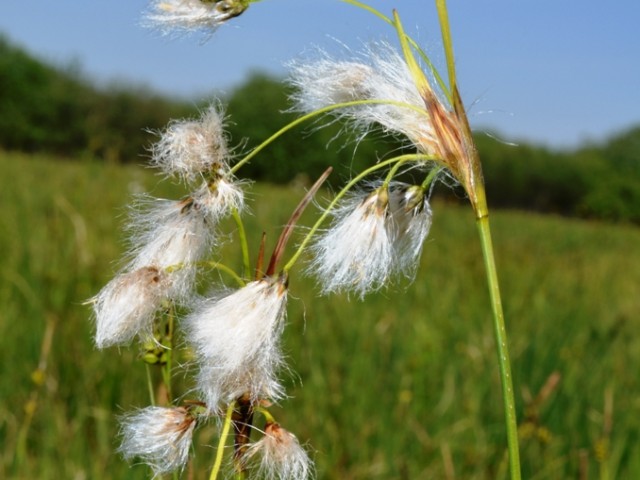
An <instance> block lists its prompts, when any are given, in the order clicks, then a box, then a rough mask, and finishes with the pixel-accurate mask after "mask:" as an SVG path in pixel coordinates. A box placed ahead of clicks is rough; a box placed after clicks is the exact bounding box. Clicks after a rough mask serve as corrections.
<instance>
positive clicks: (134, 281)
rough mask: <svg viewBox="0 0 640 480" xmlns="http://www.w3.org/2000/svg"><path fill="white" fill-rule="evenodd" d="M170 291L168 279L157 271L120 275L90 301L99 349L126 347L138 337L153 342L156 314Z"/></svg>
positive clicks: (141, 269)
mask: <svg viewBox="0 0 640 480" xmlns="http://www.w3.org/2000/svg"><path fill="white" fill-rule="evenodd" d="M170 289H171V280H170V279H169V275H168V274H167V273H166V272H164V271H163V270H161V269H159V268H157V267H143V268H139V269H137V270H134V271H132V272H129V273H121V274H119V275H117V276H116V277H115V278H114V279H112V280H111V281H110V282H109V283H108V284H107V285H106V286H105V287H104V288H103V289H102V290H101V291H100V293H98V295H96V296H95V297H94V298H93V299H92V300H91V302H92V304H93V310H94V315H95V321H96V337H95V342H96V346H97V347H98V348H106V347H109V346H112V345H124V344H127V343H129V342H131V340H133V338H134V337H135V336H136V335H140V336H141V337H143V338H145V339H146V338H150V337H151V336H152V330H153V320H154V318H155V314H156V312H157V311H158V309H159V308H160V307H161V304H162V301H163V300H164V299H165V298H167V297H168V296H169V291H170Z"/></svg>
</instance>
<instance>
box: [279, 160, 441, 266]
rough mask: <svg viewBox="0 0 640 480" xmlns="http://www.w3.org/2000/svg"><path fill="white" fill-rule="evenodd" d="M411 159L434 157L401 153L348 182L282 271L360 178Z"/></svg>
mask: <svg viewBox="0 0 640 480" xmlns="http://www.w3.org/2000/svg"><path fill="white" fill-rule="evenodd" d="M411 160H413V161H420V160H433V157H431V156H430V155H423V154H420V153H412V154H407V155H400V156H398V157H394V158H390V159H389V160H385V161H383V162H380V163H377V164H375V165H374V166H373V167H369V168H367V169H366V170H363V171H362V172H360V174H358V175H357V176H356V177H354V178H353V179H352V180H351V181H350V182H349V183H347V185H346V186H345V187H344V188H343V189H342V190H340V192H338V193H337V194H336V196H335V197H334V198H333V200H331V203H329V206H328V207H327V208H326V209H325V211H324V212H322V215H320V218H318V220H316V223H314V224H313V227H311V230H309V232H308V233H307V235H306V236H305V237H304V239H303V240H302V243H300V246H299V247H298V249H297V250H296V251H295V253H294V254H293V256H292V257H291V259H290V260H289V261H288V262H287V264H286V265H285V266H284V267H283V268H282V271H284V272H288V271H289V270H290V269H291V267H293V265H294V264H295V263H296V261H297V260H298V258H300V255H302V252H303V251H304V249H305V248H306V247H307V245H308V243H309V242H310V241H311V238H313V236H314V235H315V233H316V231H317V230H318V228H320V225H322V222H324V221H325V219H326V218H327V216H328V215H329V213H330V212H331V210H333V208H334V207H335V206H336V205H337V203H338V202H339V201H340V200H341V199H342V197H344V196H345V194H346V193H347V192H348V191H349V190H350V189H351V188H353V187H354V185H355V184H356V183H358V182H359V181H360V180H362V179H363V178H364V177H366V176H367V175H370V174H372V173H373V172H375V171H377V170H379V169H381V168H384V167H386V166H387V165H392V164H394V163H397V162H408V161H411Z"/></svg>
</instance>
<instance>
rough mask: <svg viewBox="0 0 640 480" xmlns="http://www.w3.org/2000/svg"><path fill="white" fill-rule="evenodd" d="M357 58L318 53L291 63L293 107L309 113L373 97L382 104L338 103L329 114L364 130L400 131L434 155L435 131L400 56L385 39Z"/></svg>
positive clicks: (423, 151)
mask: <svg viewBox="0 0 640 480" xmlns="http://www.w3.org/2000/svg"><path fill="white" fill-rule="evenodd" d="M360 57H361V58H356V59H355V60H337V59H333V58H332V57H331V56H329V55H328V54H326V53H322V54H321V56H320V58H319V59H318V60H315V61H309V62H301V61H299V62H293V63H291V64H290V69H291V73H290V77H289V82H290V83H291V84H292V85H293V86H294V87H296V91H295V92H294V93H293V94H292V96H291V98H292V100H293V101H294V104H295V106H294V110H296V111H300V112H305V113H308V112H312V111H314V110H317V109H320V108H324V107H327V106H330V105H334V104H336V103H341V102H346V101H351V100H377V101H380V103H371V104H363V105H352V106H348V107H344V108H339V109H337V110H334V111H332V112H331V115H333V116H335V117H337V118H339V119H344V120H347V121H349V122H350V123H351V124H352V126H353V127H354V128H355V129H356V130H360V131H362V132H363V134H364V133H366V132H368V131H369V130H371V129H373V128H376V127H382V129H383V130H384V131H385V132H387V133H392V134H398V133H400V134H402V135H404V136H406V137H408V138H409V140H410V141H411V142H412V143H413V144H414V145H416V146H417V147H418V148H419V149H420V151H421V152H422V153H425V154H433V153H434V152H435V151H436V148H435V143H436V136H435V133H434V131H433V127H432V125H431V121H430V119H429V116H428V113H427V111H426V109H425V102H424V99H423V98H422V96H421V95H420V92H419V91H418V89H417V87H416V85H415V82H414V79H413V77H412V75H411V72H410V71H409V68H408V66H407V64H406V62H405V60H404V58H403V57H402V56H401V55H400V53H398V51H397V50H396V49H395V48H393V47H392V46H391V45H390V44H388V43H386V42H378V43H374V44H371V45H370V46H369V47H368V48H367V49H366V50H365V51H364V53H363V54H361V55H360ZM385 101H387V102H392V103H384V102H385Z"/></svg>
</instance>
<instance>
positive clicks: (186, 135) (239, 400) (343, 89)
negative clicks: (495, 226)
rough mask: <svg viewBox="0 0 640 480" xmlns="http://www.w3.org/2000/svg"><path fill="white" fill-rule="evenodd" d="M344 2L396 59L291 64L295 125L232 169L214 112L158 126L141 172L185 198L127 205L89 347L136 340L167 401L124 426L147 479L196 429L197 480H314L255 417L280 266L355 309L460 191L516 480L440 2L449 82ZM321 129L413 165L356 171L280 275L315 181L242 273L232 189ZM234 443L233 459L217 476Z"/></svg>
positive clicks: (411, 265)
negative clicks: (208, 286)
mask: <svg viewBox="0 0 640 480" xmlns="http://www.w3.org/2000/svg"><path fill="white" fill-rule="evenodd" d="M345 1H346V2H347V3H351V4H353V5H356V6H358V7H360V8H364V9H365V10H368V11H369V12H371V13H373V14H374V15H376V16H377V17H379V18H381V19H382V20H384V21H385V22H387V23H389V24H391V25H392V26H393V27H394V28H395V30H396V32H397V34H398V39H399V41H400V45H401V49H400V51H396V50H395V49H394V48H393V47H391V45H390V44H388V43H385V42H378V43H376V44H373V45H372V46H370V47H368V48H367V49H365V51H364V52H363V53H362V54H360V55H357V56H355V57H354V58H352V59H348V60H336V59H332V58H331V57H330V56H329V55H327V54H324V53H323V54H321V56H320V58H318V59H316V60H315V61H309V62H295V63H293V64H292V65H291V76H290V83H291V84H292V85H293V86H294V87H295V93H294V94H293V95H292V102H293V104H294V107H293V109H294V110H296V111H298V112H300V113H301V114H302V115H301V116H300V117H299V118H298V119H296V120H294V121H293V122H291V123H290V124H288V125H287V126H285V127H283V128H282V129H280V130H279V131H277V132H275V133H274V134H273V135H272V136H271V137H269V138H268V139H267V140H265V141H264V142H263V143H262V144H261V145H259V146H258V147H256V148H255V149H254V150H252V151H251V152H249V153H248V154H246V155H244V156H243V157H240V156H238V157H235V156H233V155H231V149H230V148H229V147H228V144H227V136H226V134H225V131H224V125H225V119H224V112H223V109H222V107H221V106H220V104H218V103H214V104H212V106H211V107H210V108H208V109H207V110H206V111H205V112H203V114H202V115H201V117H200V118H198V119H187V120H178V121H172V122H171V123H170V124H169V125H168V126H167V127H166V129H165V130H164V131H162V132H159V135H160V139H159V140H158V141H157V142H156V143H155V144H154V145H153V146H152V148H151V164H152V165H153V166H155V167H156V168H158V169H159V170H160V171H161V172H163V173H164V174H165V175H166V176H167V177H171V178H173V179H175V180H177V181H179V182H180V183H182V184H184V185H186V186H187V187H188V188H189V189H190V192H191V193H190V194H189V195H187V196H186V197H185V198H183V199H178V200H166V199H153V198H148V197H145V198H143V199H141V200H139V201H138V202H137V204H136V206H135V208H134V209H133V213H132V216H131V222H130V226H129V231H130V233H131V235H130V237H131V249H130V251H129V260H128V262H127V263H126V265H125V267H124V268H123V269H122V271H120V272H119V273H118V274H117V275H116V276H115V278H114V279H113V280H112V281H111V282H109V283H108V284H107V285H106V286H105V287H104V288H103V290H102V291H101V292H100V293H98V294H97V295H96V297H94V299H93V300H92V303H93V309H94V317H95V323H96V338H95V341H96V345H97V346H98V347H99V348H105V347H109V346H112V345H126V344H129V343H131V342H132V340H133V339H134V338H135V337H136V336H138V337H139V338H140V339H141V341H142V343H143V349H144V350H145V351H146V353H145V354H144V355H143V359H144V360H145V361H146V362H147V363H148V364H155V365H159V366H160V367H161V368H162V373H163V375H162V379H163V382H164V387H165V389H166V391H167V392H169V393H168V395H167V397H168V398H167V399H165V401H164V404H163V405H154V401H155V399H154V395H153V388H150V396H151V401H152V406H150V407H146V408H142V409H138V410H136V411H134V412H133V413H131V414H127V415H125V416H124V417H123V418H122V429H121V434H122V444H121V447H120V452H121V453H122V454H123V456H124V457H125V458H127V459H134V458H138V459H140V460H142V461H143V462H145V463H147V464H148V465H149V466H150V467H151V469H152V471H153V474H154V475H155V476H158V475H162V474H164V473H168V472H177V473H179V472H180V471H182V470H183V469H184V468H185V466H186V464H187V463H188V461H189V456H190V451H191V445H192V444H193V440H194V438H195V437H194V436H195V432H196V428H197V427H198V426H199V425H202V424H204V423H207V422H209V421H210V420H213V423H214V424H215V425H217V426H218V428H219V438H218V447H217V450H216V455H215V459H214V461H213V466H212V469H211V474H210V479H216V478H219V477H220V476H221V475H225V473H223V470H225V469H230V470H231V471H227V474H230V473H233V475H234V476H235V478H236V479H238V480H241V479H246V478H266V479H272V480H276V479H278V480H298V479H308V478H312V477H313V476H314V469H313V465H312V462H311V459H310V457H309V456H308V454H307V453H306V451H305V449H304V448H303V447H302V446H301V445H300V443H299V442H298V440H297V438H296V437H295V435H293V434H292V433H290V432H289V431H287V430H285V429H284V428H283V427H282V426H281V425H280V424H279V423H278V422H276V420H275V419H274V418H273V415H272V414H271V412H270V411H269V407H270V406H271V405H272V404H273V403H274V402H278V401H280V400H282V399H283V398H284V397H285V395H286V394H285V391H284V387H283V385H282V383H281V381H280V376H281V374H282V372H283V370H286V365H285V362H284V356H283V353H282V351H281V347H280V338H281V335H282V332H283V329H284V326H285V318H286V308H287V297H288V290H289V280H290V271H291V268H292V267H293V266H294V265H296V264H297V263H298V262H299V261H301V259H302V258H303V257H302V254H303V253H304V252H307V253H309V255H310V256H311V260H310V261H309V263H308V264H307V269H306V273H307V274H309V275H311V276H313V277H315V278H316V279H317V280H318V282H319V284H320V290H321V293H323V294H333V293H338V292H345V293H347V294H354V295H356V296H358V297H360V298H364V297H365V296H366V294H368V293H370V292H372V291H376V290H379V289H381V288H383V287H387V286H388V285H390V284H391V283H393V282H394V281H396V280H397V279H398V278H406V279H409V280H411V279H413V277H414V276H415V273H416V268H417V265H418V263H419V260H420V256H421V253H422V248H423V245H424V243H425V239H426V237H427V235H428V233H429V229H430V226H431V221H432V210H431V206H430V203H429V197H430V195H431V192H432V187H433V185H434V183H435V182H436V181H438V180H442V179H443V178H448V179H452V180H453V181H455V182H458V183H459V184H460V185H461V186H462V187H463V188H464V189H465V191H466V193H467V195H468V197H469V200H470V203H471V205H472V207H473V209H474V211H475V214H476V223H477V225H478V231H479V234H480V240H481V244H482V250H483V255H484V260H485V266H486V271H487V281H488V284H489V291H490V296H491V304H492V308H493V319H494V332H495V336H496V345H497V353H498V358H499V370H500V376H501V381H502V390H503V405H504V411H505V420H506V432H507V443H508V447H509V464H510V473H511V479H512V480H518V479H519V478H520V467H519V455H518V443H517V424H516V421H515V409H514V399H513V386H512V382H511V372H510V365H509V355H508V348H507V339H506V330H505V326H504V318H503V314H502V307H501V300H500V290H499V286H498V279H497V273H496V269H495V260H494V257H493V248H492V244H491V235H490V230H489V221H488V209H487V204H486V197H485V192H484V184H483V180H482V170H481V165H480V160H479V158H478V155H477V152H476V150H475V147H474V143H473V138H472V136H471V130H470V128H469V124H468V122H467V117H466V113H465V110H464V106H463V104H462V101H461V99H460V95H459V93H458V85H457V79H456V72H455V65H454V58H453V49H452V42H451V38H450V31H449V23H448V18H447V8H446V4H445V1H444V0H436V6H437V9H438V14H439V17H440V24H441V29H442V35H443V44H444V48H445V56H446V59H447V69H448V84H447V83H445V82H444V81H443V79H442V77H441V76H440V74H439V73H438V71H437V70H436V69H435V68H434V67H433V65H432V64H431V63H430V62H429V59H428V57H427V56H426V55H425V54H424V52H423V51H422V50H421V49H420V48H419V47H418V46H417V45H416V43H415V42H414V41H413V40H412V39H411V38H410V37H409V36H407V35H406V34H405V32H404V30H403V27H402V24H401V22H400V19H399V16H398V15H397V13H396V12H394V15H393V17H392V18H391V17H386V16H385V15H383V14H382V13H380V12H377V11H375V10H374V9H372V8H371V7H368V6H366V5H364V4H362V3H360V2H358V1H357V0H345ZM250 3H251V1H249V0H235V1H234V0H227V1H225V0H218V1H215V0H212V1H208V0H207V1H205V0H202V1H199V0H182V1H180V0H168V1H165V2H154V3H153V8H154V10H153V12H155V13H150V14H148V15H147V17H146V21H147V22H148V23H151V24H153V25H154V26H156V27H159V28H160V29H161V30H163V31H165V32H169V31H173V30H177V31H185V30H186V31H193V30H199V29H202V28H205V29H209V30H210V31H211V30H214V29H215V28H216V27H218V26H219V25H220V24H222V23H224V22H226V21H228V20H229V19H230V18H232V17H233V16H236V15H239V14H240V13H242V12H244V11H245V10H246V8H247V7H248V6H249V4H250ZM421 64H423V65H426V67H427V69H426V71H425V70H423V69H422V68H421V66H420V65H421ZM327 115H331V116H333V118H334V119H337V120H340V121H343V122H346V124H348V125H350V126H351V128H353V129H354V130H355V131H356V132H358V135H359V136H364V135H366V134H367V133H368V132H369V131H371V130H372V129H376V128H378V129H382V130H383V131H384V132H386V133H388V134H391V135H394V136H402V137H404V138H406V140H407V143H408V145H409V146H412V147H413V149H414V151H415V153H407V154H403V155H399V156H396V157H393V158H389V159H385V160H378V161H375V162H372V164H371V166H369V167H368V168H366V169H365V170H364V171H362V172H359V173H357V174H356V175H355V176H354V177H353V178H352V179H351V180H350V181H349V182H348V183H347V184H346V185H345V186H344V187H343V188H342V189H341V190H339V191H338V192H337V193H336V194H335V195H334V196H333V198H332V199H331V201H330V203H329V204H328V205H327V206H326V208H325V209H324V211H322V212H321V214H320V216H319V218H318V219H317V220H316V222H315V223H314V224H313V225H312V226H311V227H310V228H308V229H307V230H306V234H305V235H304V236H303V237H302V239H301V241H300V242H299V244H298V246H297V248H296V250H295V251H294V253H293V254H292V255H291V257H290V258H289V260H288V261H287V262H281V260H282V256H283V254H284V252H285V247H286V245H287V243H288V241H289V239H290V237H291V234H292V232H293V229H294V227H295V225H296V223H297V222H298V220H299V219H300V216H301V214H302V211H303V210H304V209H305V208H306V206H307V205H308V204H309V203H310V202H311V200H312V198H313V196H314V195H315V193H316V192H317V191H318V189H319V188H320V186H321V185H322V183H323V182H324V181H325V180H326V178H327V176H328V175H329V173H330V171H331V170H330V169H328V170H327V171H326V172H325V174H323V175H322V176H321V177H320V178H319V179H318V181H317V182H316V183H315V184H314V185H313V187H311V188H310V189H309V191H308V192H307V194H306V195H305V196H304V198H303V199H302V201H301V202H300V204H299V205H298V206H297V207H296V208H295V210H294V211H293V213H292V214H291V218H290V219H289V221H288V222H287V223H286V226H285V227H284V229H283V231H282V233H281V236H280V238H279V239H278V241H277V243H276V246H275V248H274V251H273V254H272V256H271V259H270V261H269V263H268V264H267V265H266V268H265V252H264V246H265V240H264V236H263V238H262V243H261V247H260V249H259V251H258V253H257V255H256V267H255V269H253V271H254V272H255V275H251V274H250V273H249V272H251V271H252V266H251V262H250V252H249V248H248V245H249V242H248V241H247V238H246V234H245V229H244V225H243V220H242V215H243V213H245V209H244V208H243V207H244V195H243V185H242V183H241V182H238V181H237V180H236V177H235V175H236V173H237V172H238V170H239V169H241V168H242V166H243V165H245V164H247V163H248V162H249V161H250V160H253V159H254V158H255V157H256V156H257V155H258V154H259V153H260V152H261V151H262V150H263V149H265V148H266V147H267V146H268V145H269V144H270V143H272V142H274V141H276V140H277V138H278V137H280V136H281V135H283V134H285V133H286V132H288V131H290V130H292V129H293V128H294V127H296V126H298V125H300V124H301V123H303V122H306V121H308V120H312V119H317V118H319V117H323V116H327ZM408 171H411V172H412V174H413V176H414V177H418V178H419V181H417V182H416V183H415V184H409V183H405V182H403V181H400V179H399V176H400V174H402V173H406V172H408ZM226 217H232V218H233V219H234V220H235V222H236V233H237V235H238V242H239V244H240V247H241V251H242V269H241V271H240V272H236V271H235V270H233V269H231V268H230V267H229V266H227V265H225V264H223V263H221V262H219V261H212V260H211V258H212V256H213V254H214V252H215V251H216V250H217V248H218V247H219V245H220V243H221V238H225V235H223V234H222V232H221V231H220V228H221V227H220V225H221V220H222V219H224V218H226ZM281 263H284V265H282V266H281ZM201 267H205V268H212V267H213V268H217V269H219V270H220V272H221V273H225V274H228V275H230V278H231V279H232V280H233V281H234V282H235V283H236V284H237V287H236V288H235V289H229V288H228V287H227V286H225V285H216V286H215V287H214V288H213V291H214V292H215V293H213V294H210V295H208V296H207V297H205V298H202V297H201V296H200V295H199V293H198V291H197V289H196V286H197V280H198V278H199V276H198V274H199V272H200V271H201ZM176 316H180V317H182V321H181V322H180V325H181V326H182V327H183V328H184V332H185V333H184V337H185V339H186V344H187V346H188V348H189V349H190V351H191V353H190V356H191V358H192V363H194V364H195V365H196V369H195V370H196V374H195V379H194V380H193V382H194V387H193V388H192V389H191V390H190V391H189V392H188V393H185V394H183V395H182V396H181V397H179V398H180V399H181V400H179V401H178V400H176V397H174V396H173V395H172V394H171V392H172V387H171V379H172V377H173V375H174V367H173V364H174V362H173V355H174V354H175V353H174V352H175V351H176V350H175V341H174V338H175V336H174V334H173V331H174V328H175V319H176ZM147 368H149V367H148V366H147ZM189 371H191V369H189ZM190 396H193V397H195V398H188V397H190ZM260 418H261V419H262V420H263V427H262V428H259V426H258V425H259V423H260V422H259V419H260ZM232 437H233V450H232V452H233V453H232V454H231V461H230V462H226V463H225V461H224V457H225V453H226V452H227V449H226V445H227V443H229V441H230V439H231V438H232ZM256 437H258V438H256Z"/></svg>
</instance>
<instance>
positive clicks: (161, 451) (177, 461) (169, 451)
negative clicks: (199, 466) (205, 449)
mask: <svg viewBox="0 0 640 480" xmlns="http://www.w3.org/2000/svg"><path fill="white" fill-rule="evenodd" d="M121 422H122V423H121V431H120V433H121V436H122V443H121V445H120V448H119V451H120V453H121V454H122V455H123V456H124V457H125V458H126V459H127V460H131V459H133V458H136V457H139V458H141V459H142V460H143V461H144V463H146V464H148V465H149V466H150V467H151V468H152V469H153V473H154V477H156V476H160V475H163V474H165V473H169V472H173V471H176V470H181V469H182V468H184V466H185V465H186V463H187V460H188V459H189V449H190V447H191V442H192V437H193V431H194V429H195V427H196V423H197V421H196V418H195V417H194V416H192V414H191V413H190V412H189V411H188V410H187V409H186V408H184V407H171V408H167V407H147V408H144V409H141V410H138V411H136V412H134V413H132V414H129V415H125V416H124V417H123V418H122V420H121Z"/></svg>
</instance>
